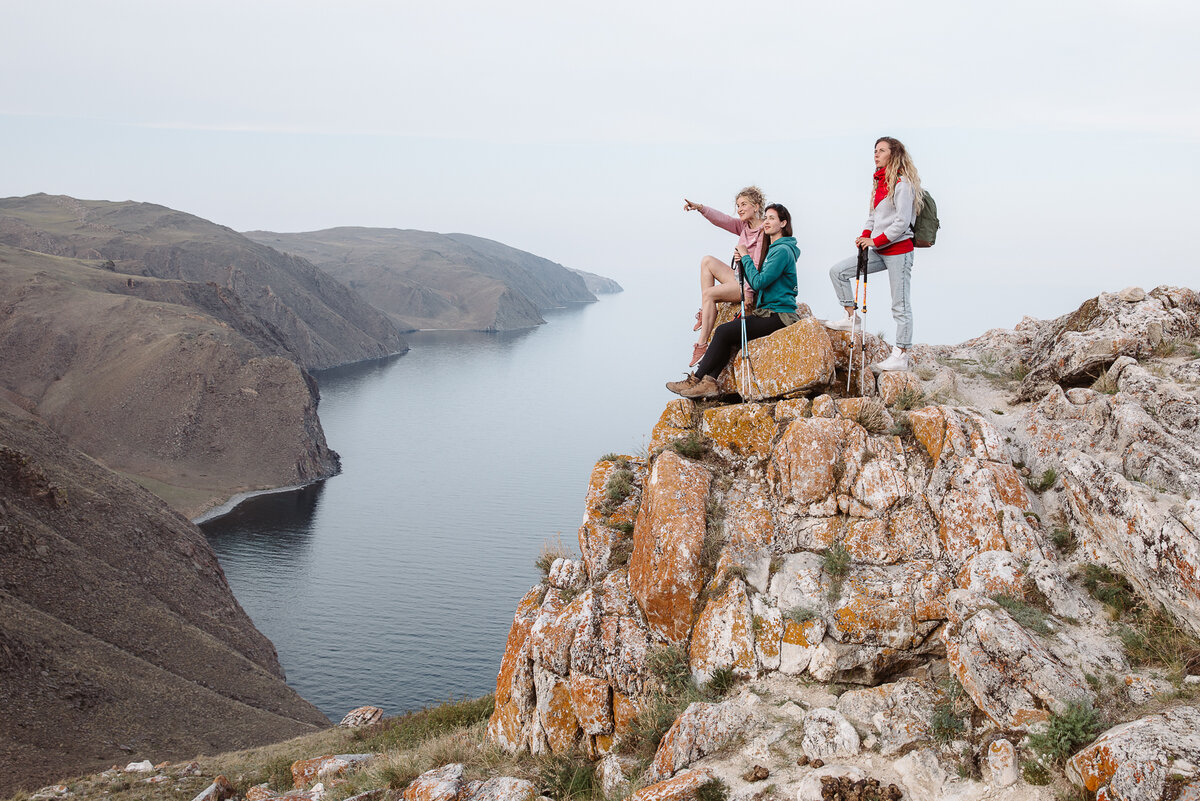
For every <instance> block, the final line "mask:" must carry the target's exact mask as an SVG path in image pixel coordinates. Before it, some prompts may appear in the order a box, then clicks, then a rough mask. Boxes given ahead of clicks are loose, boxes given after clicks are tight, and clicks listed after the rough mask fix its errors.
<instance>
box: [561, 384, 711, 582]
mask: <svg viewBox="0 0 1200 801" xmlns="http://www.w3.org/2000/svg"><path fill="white" fill-rule="evenodd" d="M688 402H689V403H690V402H691V401H688ZM624 459H625V461H626V462H627V463H628V464H629V468H627V469H629V470H630V471H631V472H632V473H633V474H634V479H633V483H634V485H635V490H634V491H633V492H631V493H630V494H629V495H628V497H626V498H625V499H624V500H623V501H621V503H619V504H616V505H615V506H614V505H613V504H612V503H611V502H610V501H608V498H607V494H608V492H607V487H608V483H609V479H611V478H612V477H613V473H615V472H616V471H618V470H620V469H622V468H621V466H620V460H601V461H599V462H596V466H595V467H593V468H592V475H591V478H590V479H589V480H588V490H587V496H586V497H585V499H584V511H583V524H582V525H580V527H579V552H580V553H581V554H583V564H584V567H585V568H586V570H587V575H588V578H589V579H590V580H592V581H595V580H597V579H599V578H600V576H602V575H603V574H604V573H606V572H608V571H609V570H611V569H613V568H614V567H621V566H623V564H624V561H623V560H627V559H628V556H629V552H630V550H631V549H632V547H633V543H632V536H631V535H630V534H627V533H625V531H623V530H622V528H623V527H624V526H628V525H630V524H632V523H633V521H634V518H635V517H636V516H637V510H638V504H639V502H640V500H641V494H640V492H639V491H638V490H637V489H636V487H640V486H641V485H642V484H644V482H645V480H646V466H645V464H644V463H642V462H641V461H639V460H637V459H634V458H633V457H624Z"/></svg>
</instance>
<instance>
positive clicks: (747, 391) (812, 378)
mask: <svg viewBox="0 0 1200 801" xmlns="http://www.w3.org/2000/svg"><path fill="white" fill-rule="evenodd" d="M747 354H748V357H749V365H748V366H747V364H746V360H744V359H742V357H741V355H740V354H739V355H737V356H735V357H734V358H733V359H732V360H731V362H730V366H729V368H727V369H726V370H725V371H724V372H722V373H721V377H720V380H719V382H718V383H719V385H720V386H721V388H722V390H723V391H727V392H736V393H738V394H740V395H741V396H742V397H743V398H744V399H745V400H766V399H768V398H782V397H785V396H787V395H791V394H796V393H800V392H805V391H807V390H810V389H813V388H815V387H819V386H823V385H825V384H827V383H829V381H830V379H832V378H833V369H834V356H833V345H832V344H831V343H830V341H829V334H828V332H826V330H825V326H823V325H822V324H821V323H819V322H817V321H816V320H815V319H813V318H811V317H809V318H805V319H803V320H800V321H799V322H798V323H795V324H793V325H789V326H788V327H786V328H783V329H780V330H779V331H776V332H775V333H773V334H771V335H770V336H765V337H761V338H760V339H754V340H751V341H750V342H749V344H748V345H747ZM739 387H740V388H741V389H739Z"/></svg>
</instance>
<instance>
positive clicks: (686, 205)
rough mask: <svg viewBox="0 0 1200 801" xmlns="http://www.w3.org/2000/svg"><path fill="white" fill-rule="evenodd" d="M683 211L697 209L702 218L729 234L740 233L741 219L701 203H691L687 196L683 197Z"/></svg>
mask: <svg viewBox="0 0 1200 801" xmlns="http://www.w3.org/2000/svg"><path fill="white" fill-rule="evenodd" d="M683 210H684V211H698V212H700V213H701V214H703V215H704V219H706V220H708V221H709V222H710V223H712V224H713V225H715V226H717V227H718V228H724V229H725V230H726V231H728V232H729V233H731V234H735V235H740V234H741V233H742V221H741V220H739V219H738V218H737V217H730V216H729V215H728V214H722V213H721V212H719V211H717V210H716V209H714V208H711V207H709V206H705V205H704V204H702V203H693V202H692V201H690V200H688V199H687V198H684V199H683Z"/></svg>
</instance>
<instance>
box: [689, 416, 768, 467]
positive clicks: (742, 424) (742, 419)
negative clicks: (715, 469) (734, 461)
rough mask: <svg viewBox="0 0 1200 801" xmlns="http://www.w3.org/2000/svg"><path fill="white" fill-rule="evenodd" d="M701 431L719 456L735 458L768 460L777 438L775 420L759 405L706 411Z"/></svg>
mask: <svg viewBox="0 0 1200 801" xmlns="http://www.w3.org/2000/svg"><path fill="white" fill-rule="evenodd" d="M700 430H701V433H702V434H704V436H705V437H706V438H707V439H708V440H709V441H710V442H711V443H712V444H713V447H715V448H716V450H717V452H718V453H721V454H723V455H726V456H728V457H731V458H736V457H740V458H747V457H751V456H755V457H758V458H764V457H766V456H767V455H768V454H769V453H770V451H771V440H773V439H774V438H775V418H774V417H773V416H772V414H771V412H770V410H769V409H768V408H767V407H766V406H763V405H761V404H758V403H739V404H734V405H730V406H715V407H713V408H711V409H707V410H705V412H704V415H703V423H702V424H701V428H700Z"/></svg>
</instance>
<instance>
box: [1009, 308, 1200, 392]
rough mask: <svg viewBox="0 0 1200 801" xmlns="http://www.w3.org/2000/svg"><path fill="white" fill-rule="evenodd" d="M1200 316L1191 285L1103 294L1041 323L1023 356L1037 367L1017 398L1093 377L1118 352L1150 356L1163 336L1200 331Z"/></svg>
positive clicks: (1165, 337)
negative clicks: (1145, 292)
mask: <svg viewBox="0 0 1200 801" xmlns="http://www.w3.org/2000/svg"><path fill="white" fill-rule="evenodd" d="M1135 294H1136V293H1135ZM1131 297H1132V295H1131ZM1198 320H1200V297H1197V294H1196V293H1195V292H1194V291H1192V290H1190V289H1183V288H1174V287H1158V288H1156V289H1154V290H1153V291H1151V292H1150V293H1149V294H1148V295H1146V296H1144V297H1143V298H1141V299H1139V300H1136V301H1126V300H1124V299H1122V298H1121V297H1119V296H1117V295H1110V294H1107V293H1102V294H1100V295H1099V296H1097V297H1095V298H1092V299H1090V300H1087V301H1084V303H1083V305H1081V306H1080V307H1079V308H1078V309H1076V310H1075V311H1074V312H1071V313H1070V314H1067V315H1064V316H1062V317H1059V318H1058V319H1057V320H1054V321H1051V322H1049V323H1046V324H1045V325H1043V326H1041V327H1040V330H1039V331H1038V332H1037V334H1036V336H1035V337H1034V339H1033V342H1032V343H1031V347H1030V348H1029V350H1028V351H1027V353H1026V354H1023V356H1024V358H1025V361H1026V363H1027V364H1029V365H1031V366H1032V369H1030V371H1029V374H1028V375H1026V376H1025V379H1024V380H1023V381H1022V382H1021V388H1020V390H1019V392H1018V398H1019V399H1020V400H1031V399H1033V398H1035V397H1039V396H1040V395H1042V394H1043V393H1044V392H1045V391H1046V388H1047V387H1048V386H1049V385H1050V384H1053V383H1059V382H1064V381H1066V382H1069V381H1072V380H1077V379H1078V378H1079V377H1081V376H1086V375H1088V374H1089V373H1090V374H1091V375H1093V376H1094V375H1095V374H1096V373H1097V371H1098V370H1099V369H1101V368H1103V367H1105V366H1107V365H1109V364H1111V363H1112V362H1113V361H1115V360H1116V358H1117V357H1118V356H1132V357H1134V358H1145V357H1148V356H1151V355H1152V354H1153V351H1154V348H1155V347H1156V346H1157V345H1159V344H1160V343H1161V342H1162V341H1163V340H1170V339H1181V338H1182V339H1186V338H1190V337H1194V336H1196V335H1197V334H1198V333H1200V324H1198V323H1197V321H1198Z"/></svg>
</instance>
